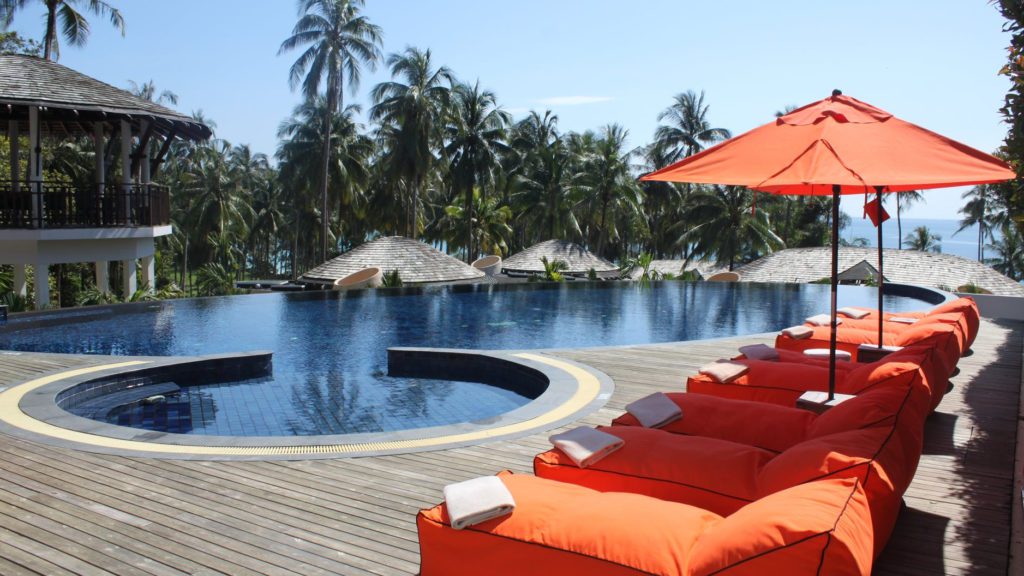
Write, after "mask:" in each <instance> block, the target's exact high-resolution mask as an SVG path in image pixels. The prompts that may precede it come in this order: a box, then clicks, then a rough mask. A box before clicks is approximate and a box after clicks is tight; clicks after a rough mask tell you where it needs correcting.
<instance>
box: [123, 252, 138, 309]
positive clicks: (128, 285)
mask: <svg viewBox="0 0 1024 576" xmlns="http://www.w3.org/2000/svg"><path fill="white" fill-rule="evenodd" d="M121 265H122V267H123V268H124V274H123V276H124V278H123V280H124V284H123V286H122V287H123V292H124V299H125V300H127V299H129V298H131V297H132V294H135V291H136V290H138V283H137V282H136V271H135V260H122V261H121Z"/></svg>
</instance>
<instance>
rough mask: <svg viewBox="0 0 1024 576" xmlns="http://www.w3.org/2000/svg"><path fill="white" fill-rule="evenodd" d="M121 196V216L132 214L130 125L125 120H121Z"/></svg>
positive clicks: (126, 216)
mask: <svg viewBox="0 0 1024 576" xmlns="http://www.w3.org/2000/svg"><path fill="white" fill-rule="evenodd" d="M121 185H122V186H121V197H122V198H123V205H124V208H123V210H124V213H123V214H121V215H120V216H122V217H123V218H126V219H130V218H131V215H132V201H131V191H132V127H131V124H129V123H128V121H127V120H121Z"/></svg>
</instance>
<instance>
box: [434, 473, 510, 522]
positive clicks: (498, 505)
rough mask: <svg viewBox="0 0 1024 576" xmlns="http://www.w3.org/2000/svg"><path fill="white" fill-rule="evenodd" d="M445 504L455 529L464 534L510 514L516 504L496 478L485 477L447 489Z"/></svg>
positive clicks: (450, 486) (445, 490) (445, 488)
mask: <svg viewBox="0 0 1024 576" xmlns="http://www.w3.org/2000/svg"><path fill="white" fill-rule="evenodd" d="M444 503H445V505H446V506H447V507H448V520H449V521H450V522H451V524H452V528H454V529H456V530H462V529H463V528H465V527H466V526H472V525H474V524H479V523H481V522H486V521H488V520H491V519H493V518H497V517H499V516H504V515H506V514H511V513H512V511H513V510H515V507H516V502H515V500H513V499H512V493H511V492H509V491H508V488H507V487H506V486H505V483H504V482H502V481H501V478H498V477H497V476H482V477H480V478H473V479H472V480H466V481H465V482H457V483H455V484H449V485H447V486H445V487H444Z"/></svg>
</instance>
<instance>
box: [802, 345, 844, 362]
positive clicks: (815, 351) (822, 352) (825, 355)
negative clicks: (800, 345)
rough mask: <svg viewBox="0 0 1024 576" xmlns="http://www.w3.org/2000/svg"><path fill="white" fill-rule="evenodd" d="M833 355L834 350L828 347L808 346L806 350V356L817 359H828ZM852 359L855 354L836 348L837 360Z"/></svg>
mask: <svg viewBox="0 0 1024 576" xmlns="http://www.w3.org/2000/svg"><path fill="white" fill-rule="evenodd" d="M831 355H832V352H831V351H830V350H829V349H828V348H808V349H807V350H804V356H807V357H808V358H814V359H815V360H828V359H829V357H830V356H831ZM852 359H853V354H850V353H849V352H847V351H846V350H836V360H839V361H843V362H849V361H850V360H852Z"/></svg>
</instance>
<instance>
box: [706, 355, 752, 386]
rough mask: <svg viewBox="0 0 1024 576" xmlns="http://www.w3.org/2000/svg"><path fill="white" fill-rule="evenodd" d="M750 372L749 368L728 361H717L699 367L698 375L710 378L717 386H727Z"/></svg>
mask: <svg viewBox="0 0 1024 576" xmlns="http://www.w3.org/2000/svg"><path fill="white" fill-rule="evenodd" d="M749 371H750V366H747V365H746V364H742V363H740V362H732V361H730V360H719V361H718V362H712V363H711V364H705V365H704V366H702V367H701V369H700V373H701V374H703V375H705V376H709V377H711V378H712V379H713V380H715V381H716V382H718V383H719V384H728V383H730V382H732V381H733V380H735V379H737V378H739V377H740V376H743V375H744V374H746V373H747V372H749Z"/></svg>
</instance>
